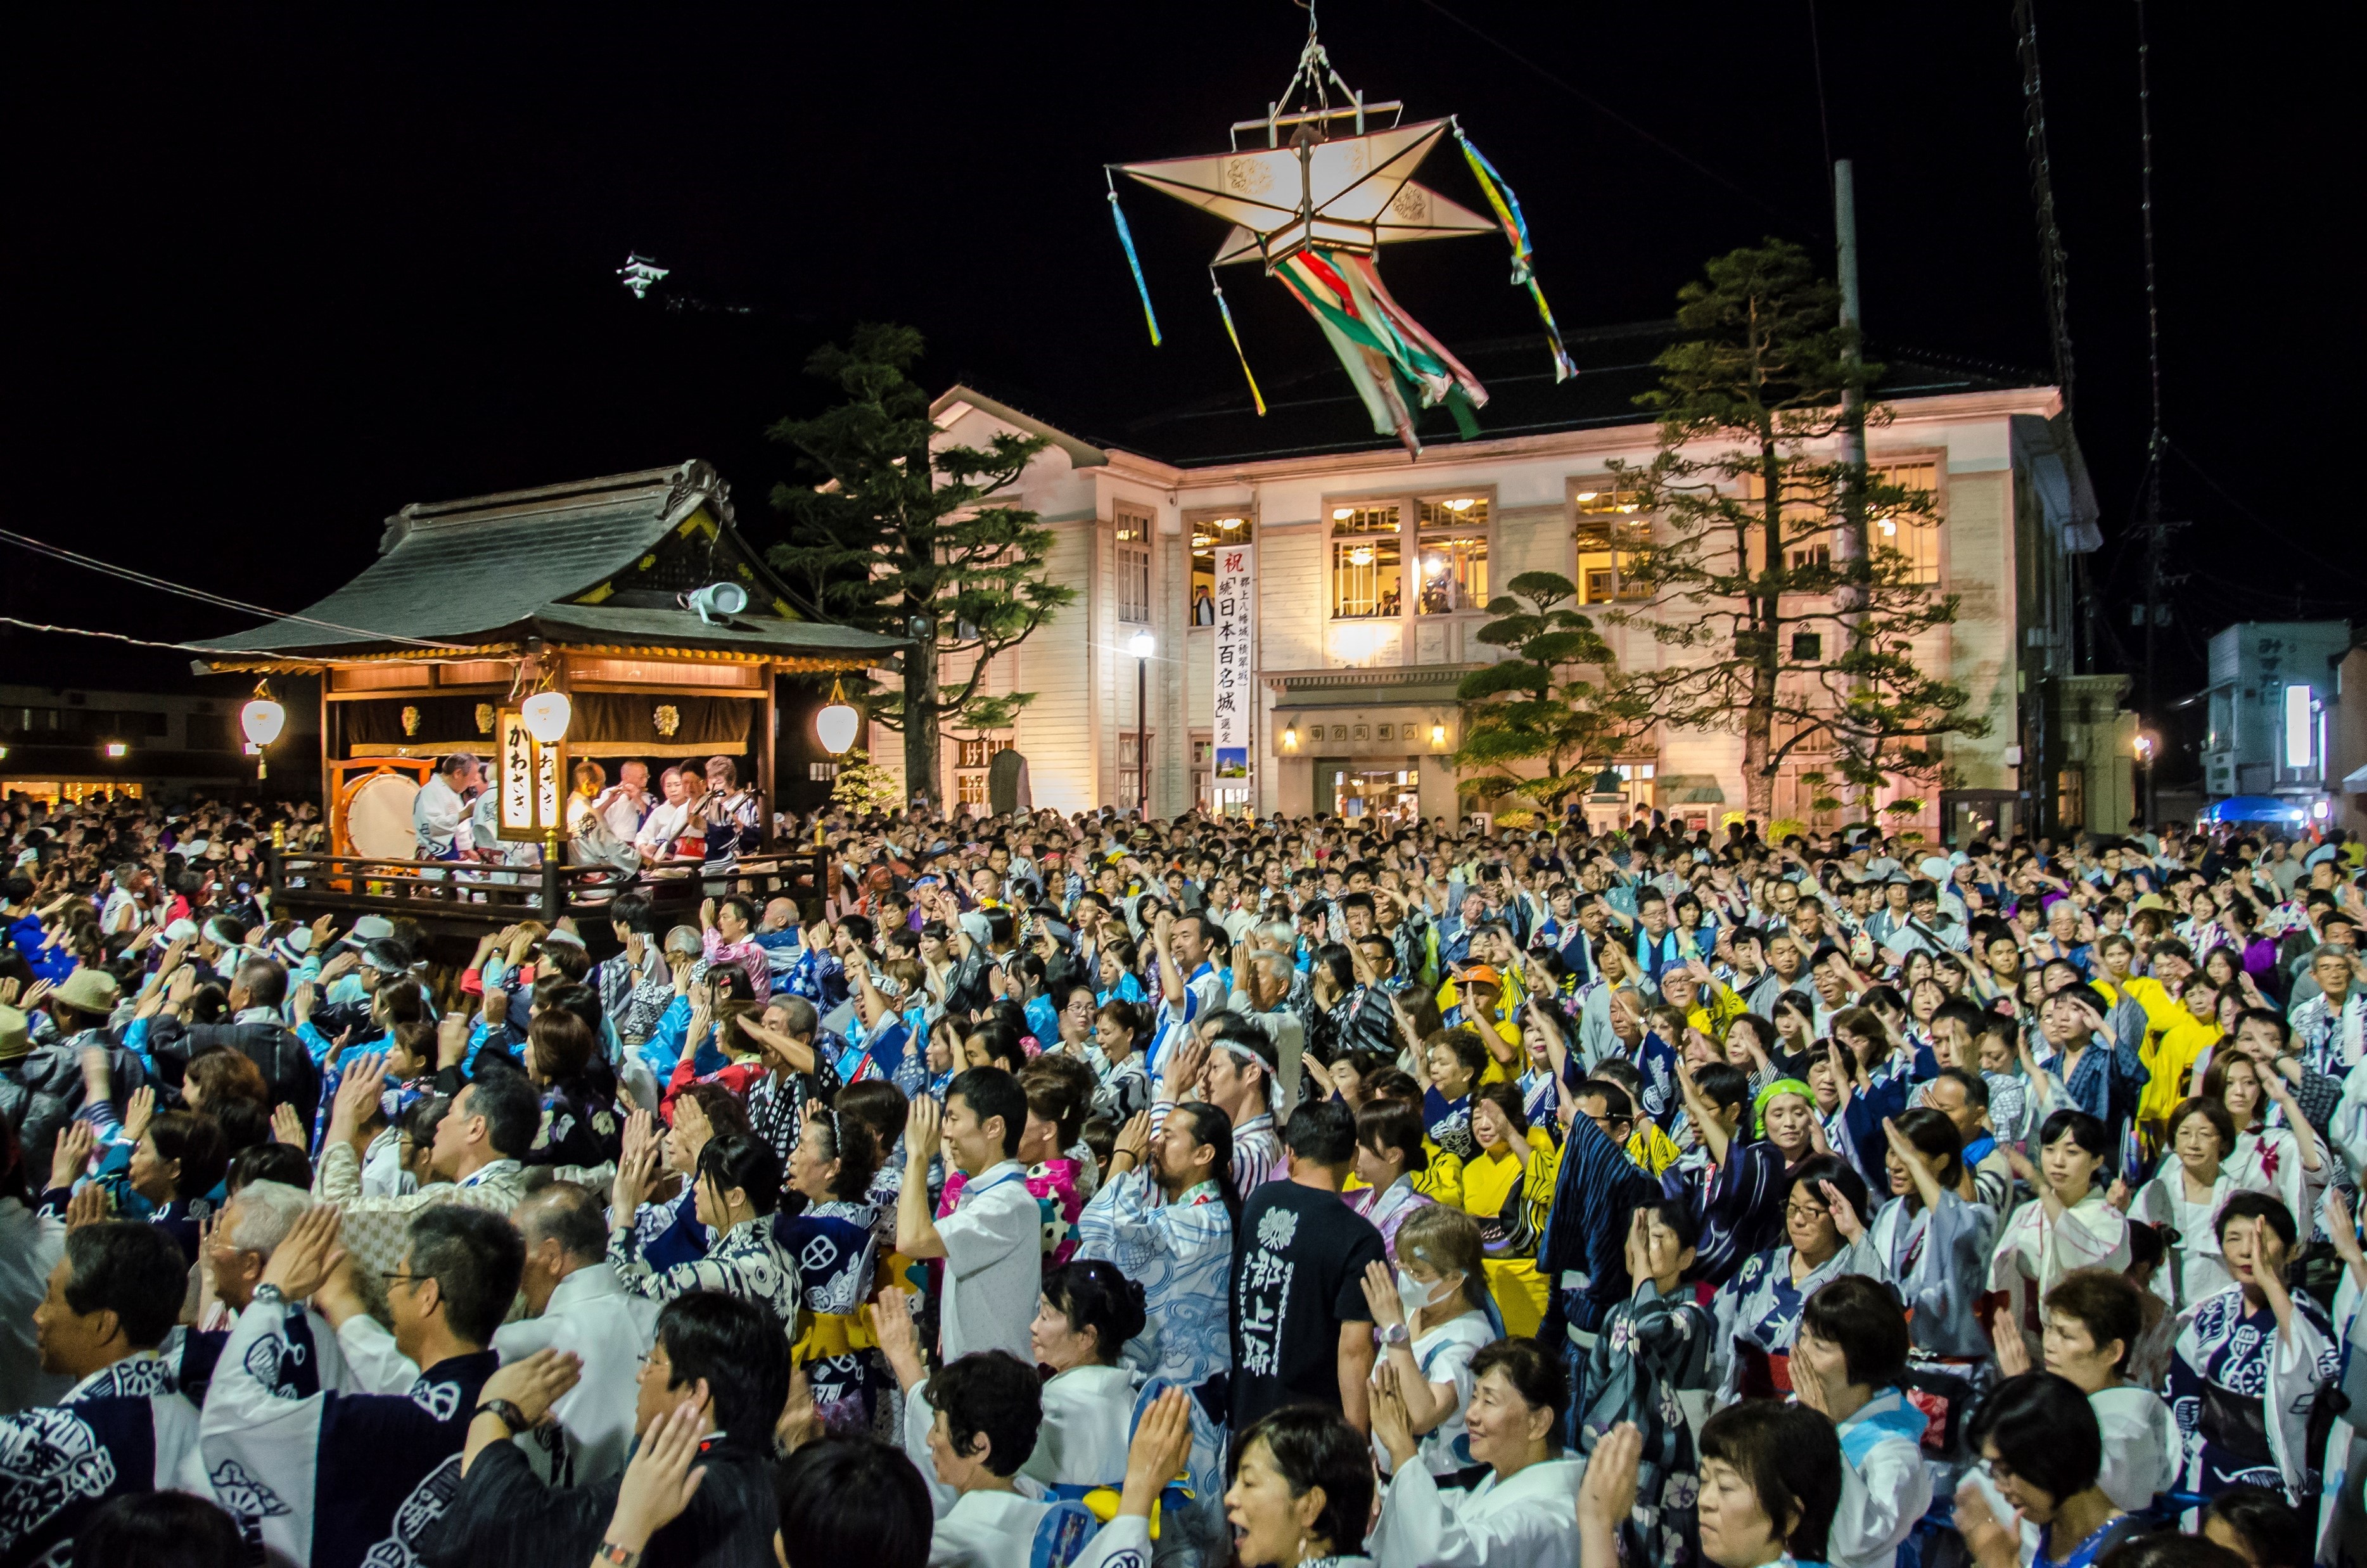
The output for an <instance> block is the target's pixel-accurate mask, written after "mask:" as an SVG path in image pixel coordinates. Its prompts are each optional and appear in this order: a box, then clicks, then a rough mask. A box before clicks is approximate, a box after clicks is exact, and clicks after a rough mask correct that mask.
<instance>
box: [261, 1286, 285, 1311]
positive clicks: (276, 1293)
mask: <svg viewBox="0 0 2367 1568" xmlns="http://www.w3.org/2000/svg"><path fill="white" fill-rule="evenodd" d="M253 1299H254V1300H255V1301H258V1302H263V1303H266V1304H268V1305H271V1306H286V1305H287V1304H288V1292H285V1291H283V1290H281V1289H280V1288H279V1287H278V1286H277V1285H273V1284H262V1285H257V1286H255V1295H254V1297H253Z"/></svg>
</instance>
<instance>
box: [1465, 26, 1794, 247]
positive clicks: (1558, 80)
mask: <svg viewBox="0 0 2367 1568" xmlns="http://www.w3.org/2000/svg"><path fill="white" fill-rule="evenodd" d="M1421 3H1422V4H1423V5H1425V6H1429V7H1430V8H1431V9H1432V10H1433V11H1435V12H1437V13H1438V14H1439V15H1440V16H1442V17H1445V18H1446V19H1447V20H1448V21H1450V22H1453V23H1454V24H1455V26H1456V27H1458V28H1462V29H1463V30H1464V31H1465V32H1467V33H1469V34H1470V35H1471V36H1472V37H1473V38H1476V39H1478V40H1479V41H1480V42H1482V43H1484V44H1486V45H1488V47H1489V48H1490V49H1493V50H1495V51H1497V52H1498V53H1500V54H1501V55H1503V56H1504V57H1505V58H1507V59H1509V60H1511V61H1512V62H1514V63H1515V64H1518V65H1521V66H1523V67H1524V68H1526V69H1527V70H1528V71H1530V72H1531V73H1535V75H1537V76H1538V77H1540V78H1542V79H1543V80H1545V81H1546V82H1548V83H1550V84H1551V85H1554V86H1556V87H1558V88H1560V89H1561V90H1562V91H1563V92H1565V93H1568V94H1569V96H1571V97H1573V98H1576V99H1577V100H1578V101H1579V102H1580V103H1582V104H1584V105H1585V106H1586V107H1589V108H1591V109H1592V110H1593V111H1594V112H1595V113H1597V114H1599V115H1601V116H1603V118H1605V119H1608V120H1610V121H1612V122H1613V123H1614V124H1615V125H1617V126H1619V127H1620V128H1621V129H1622V130H1625V131H1627V132H1628V134H1630V135H1632V136H1635V137H1637V138H1638V139H1640V140H1642V141H1646V142H1648V143H1649V144H1650V145H1652V146H1654V147H1657V148H1659V150H1660V151H1661V152H1665V153H1667V154H1668V155H1669V156H1670V157H1671V158H1674V159H1675V160H1676V161H1677V162H1678V163H1680V164H1683V165H1684V166H1685V167H1687V168H1689V169H1691V170H1693V173H1695V174H1697V175H1701V176H1702V177H1703V178H1704V179H1707V180H1709V181H1711V182H1713V183H1715V184H1716V185H1718V186H1724V187H1725V188H1726V189H1727V190H1729V191H1732V192H1733V193H1734V194H1735V195H1737V196H1738V197H1742V199H1743V200H1745V201H1747V202H1749V203H1750V205H1751V206H1753V207H1756V208H1758V209H1760V210H1761V211H1762V212H1765V213H1768V214H1770V215H1771V216H1772V217H1776V218H1780V219H1782V220H1784V221H1785V222H1786V223H1800V224H1805V225H1806V229H1807V231H1808V232H1810V233H1812V234H1816V235H1818V236H1820V237H1821V236H1823V235H1826V234H1829V233H1830V232H1831V229H1830V226H1829V224H1825V223H1821V222H1817V221H1813V220H1806V219H1803V218H1802V217H1801V216H1800V215H1799V214H1798V213H1796V212H1793V211H1790V210H1788V209H1784V208H1781V207H1777V206H1776V205H1774V204H1773V203H1772V202H1770V201H1768V200H1767V199H1766V198H1765V197H1761V195H1760V194H1759V193H1758V192H1756V191H1754V190H1751V189H1750V188H1748V187H1747V186H1743V185H1741V184H1739V183H1738V182H1737V181H1734V180H1730V179H1728V178H1727V177H1726V176H1725V175H1721V174H1719V173H1718V172H1717V171H1716V169H1713V168H1711V167H1710V166H1709V165H1708V164H1704V163H1703V162H1702V161H1701V160H1700V159H1698V158H1696V157H1694V156H1693V154H1692V153H1690V152H1685V151H1684V150H1683V149H1682V148H1680V147H1678V146H1676V145H1674V144H1673V143H1671V142H1669V141H1664V140H1663V139H1661V138H1660V137H1658V136H1655V135H1653V134H1652V132H1650V131H1648V130H1645V129H1644V128H1643V127H1642V126H1640V125H1638V124H1637V123H1636V122H1635V121H1634V120H1632V119H1629V118H1627V117H1626V116H1625V115H1624V114H1621V113H1620V112H1619V111H1618V110H1617V109H1614V108H1613V107H1611V106H1610V105H1609V104H1606V103H1604V102H1603V100H1602V99H1600V98H1598V97H1596V96H1594V95H1593V94H1591V93H1589V92H1587V91H1586V90H1585V89H1583V88H1581V87H1579V86H1577V85H1574V84H1572V83H1570V82H1569V81H1568V80H1566V79H1564V78H1563V77H1561V76H1560V75H1558V74H1557V73H1554V72H1551V71H1548V70H1546V68H1545V67H1544V66H1542V65H1540V64H1538V63H1537V62H1535V61H1534V60H1531V59H1530V58H1529V57H1528V56H1527V55H1525V54H1523V53H1522V52H1521V51H1518V50H1516V49H1514V48H1512V45H1510V44H1508V43H1506V42H1504V41H1503V40H1502V39H1499V38H1496V37H1495V36H1494V35H1492V34H1490V33H1488V32H1484V31H1482V30H1481V29H1480V28H1476V27H1474V26H1472V25H1471V24H1470V23H1469V22H1467V21H1465V20H1464V19H1463V18H1462V17H1458V16H1456V15H1455V13H1454V12H1452V11H1450V10H1448V9H1447V8H1446V7H1445V6H1442V5H1440V4H1439V0H1421Z"/></svg>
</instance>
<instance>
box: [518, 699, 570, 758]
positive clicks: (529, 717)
mask: <svg viewBox="0 0 2367 1568" xmlns="http://www.w3.org/2000/svg"><path fill="white" fill-rule="evenodd" d="M574 714H575V705H574V704H572V703H571V702H569V701H568V700H567V694H566V693H565V692H537V693H536V694H534V695H532V696H530V697H528V698H527V700H526V701H525V702H524V703H522V704H520V705H518V716H519V717H520V718H523V719H525V720H526V732H527V734H528V735H531V736H533V737H534V738H535V739H537V740H538V741H540V742H541V743H542V744H544V745H545V746H551V745H556V744H557V743H558V742H559V741H561V740H562V739H566V736H567V721H568V720H569V719H570V718H572V717H573V716H574Z"/></svg>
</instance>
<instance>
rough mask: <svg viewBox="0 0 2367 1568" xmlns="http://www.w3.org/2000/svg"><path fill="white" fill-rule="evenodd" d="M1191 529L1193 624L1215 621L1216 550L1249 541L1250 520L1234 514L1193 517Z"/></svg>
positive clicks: (1214, 622) (1208, 624)
mask: <svg viewBox="0 0 2367 1568" xmlns="http://www.w3.org/2000/svg"><path fill="white" fill-rule="evenodd" d="M1191 529H1192V624H1193V625H1194V626H1215V625H1216V624H1217V549H1218V548H1219V547H1222V546H1225V545H1246V544H1248V543H1249V542H1250V533H1251V526H1250V520H1249V518H1247V517H1246V516H1242V515H1240V514H1239V513H1224V514H1222V515H1219V516H1214V517H1195V518H1194V519H1192V521H1191Z"/></svg>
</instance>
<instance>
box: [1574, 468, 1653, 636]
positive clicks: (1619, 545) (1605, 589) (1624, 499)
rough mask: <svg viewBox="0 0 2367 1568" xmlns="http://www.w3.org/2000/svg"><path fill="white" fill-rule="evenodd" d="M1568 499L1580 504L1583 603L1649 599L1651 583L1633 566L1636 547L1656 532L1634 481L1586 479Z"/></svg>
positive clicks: (1579, 535) (1581, 588)
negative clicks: (1645, 580)
mask: <svg viewBox="0 0 2367 1568" xmlns="http://www.w3.org/2000/svg"><path fill="white" fill-rule="evenodd" d="M1570 499H1571V500H1572V501H1573V502H1575V503H1576V504H1577V507H1578V599H1579V603H1580V604H1610V603H1611V602H1612V601H1614V600H1615V599H1626V600H1631V601H1632V600H1641V599H1648V598H1650V597H1651V596H1652V591H1651V588H1650V586H1649V585H1648V584H1647V583H1643V582H1639V581H1636V574H1635V570H1634V569H1635V563H1636V550H1637V547H1640V546H1643V545H1647V544H1649V543H1650V542H1651V536H1652V519H1651V516H1650V514H1649V513H1646V512H1645V511H1644V510H1643V503H1642V502H1641V501H1640V500H1639V499H1638V498H1637V490H1636V481H1635V480H1634V479H1628V478H1625V477H1614V476H1611V475H1605V476H1603V478H1600V479H1586V480H1583V481H1581V482H1580V485H1579V488H1578V490H1577V491H1576V492H1575V493H1574V494H1573V495H1572V496H1571V498H1570Z"/></svg>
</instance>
